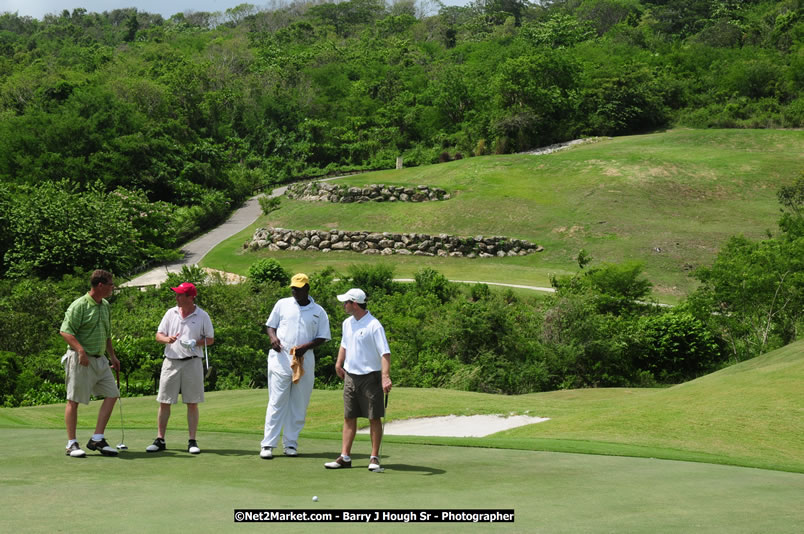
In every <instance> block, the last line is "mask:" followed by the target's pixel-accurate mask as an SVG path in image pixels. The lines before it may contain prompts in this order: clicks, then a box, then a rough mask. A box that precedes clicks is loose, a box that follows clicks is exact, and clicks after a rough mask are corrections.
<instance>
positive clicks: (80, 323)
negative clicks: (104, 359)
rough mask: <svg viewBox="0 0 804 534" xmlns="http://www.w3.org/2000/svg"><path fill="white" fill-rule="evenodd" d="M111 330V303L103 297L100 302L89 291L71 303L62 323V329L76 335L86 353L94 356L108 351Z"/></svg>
mask: <svg viewBox="0 0 804 534" xmlns="http://www.w3.org/2000/svg"><path fill="white" fill-rule="evenodd" d="M111 330H112V329H111V321H110V315H109V303H108V302H107V301H106V299H102V300H101V302H100V304H98V303H97V302H95V299H93V298H92V297H90V296H89V293H87V294H86V295H84V296H83V297H80V298H77V299H75V300H74V301H73V303H72V304H70V307H69V308H67V312H66V313H65V314H64V321H63V322H62V323H61V331H62V332H67V333H68V334H72V335H74V336H75V337H76V339H78V342H79V343H81V346H82V347H84V350H85V351H86V353H87V354H90V355H93V356H97V355H99V354H105V353H106V340H107V339H109V337H110V334H111Z"/></svg>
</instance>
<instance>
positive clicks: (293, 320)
mask: <svg viewBox="0 0 804 534" xmlns="http://www.w3.org/2000/svg"><path fill="white" fill-rule="evenodd" d="M290 292H291V295H292V296H291V297H287V298H284V299H280V300H279V301H277V303H276V304H275V305H274V308H273V310H271V314H270V315H269V316H268V320H267V321H266V322H265V329H266V332H267V333H268V337H270V339H271V350H270V351H269V352H268V407H267V408H266V410H265V433H264V435H263V439H262V442H261V443H260V447H261V449H260V458H262V459H264V460H270V459H271V458H273V457H274V455H273V449H274V448H275V447H277V446H278V445H279V434H280V433H282V443H283V445H284V452H285V456H291V457H292V456H298V455H299V453H298V440H299V433H300V432H301V430H302V428H304V418H305V416H306V415H307V405H308V404H309V403H310V395H311V394H312V392H313V384H314V382H315V353H314V352H313V349H315V348H316V347H318V346H319V345H321V344H322V343H325V342H327V341H329V340H330V339H331V338H332V335H331V334H330V332H329V317H328V316H327V312H325V311H324V308H322V307H321V306H319V305H318V304H316V302H315V301H314V300H313V297H311V296H310V280H309V278H308V277H307V275H306V274H304V273H298V274H295V275H293V278H291V280H290ZM294 369H295V370H296V373H295V376H294ZM299 374H301V376H299Z"/></svg>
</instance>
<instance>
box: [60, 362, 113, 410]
mask: <svg viewBox="0 0 804 534" xmlns="http://www.w3.org/2000/svg"><path fill="white" fill-rule="evenodd" d="M64 356H65V358H64V361H63V365H64V383H65V385H66V386H67V400H69V401H73V402H79V403H81V404H89V398H90V396H92V395H95V396H96V397H104V398H106V397H109V398H117V397H119V396H120V390H119V389H117V384H115V382H114V376H112V368H111V367H109V360H108V359H107V358H106V356H100V357H98V358H93V357H92V356H89V365H88V366H86V367H84V366H83V365H81V364H79V363H78V353H77V352H75V351H74V350H68V351H67V353H66V354H65V355H64Z"/></svg>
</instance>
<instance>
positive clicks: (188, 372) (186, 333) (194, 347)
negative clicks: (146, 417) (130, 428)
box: [145, 282, 215, 454]
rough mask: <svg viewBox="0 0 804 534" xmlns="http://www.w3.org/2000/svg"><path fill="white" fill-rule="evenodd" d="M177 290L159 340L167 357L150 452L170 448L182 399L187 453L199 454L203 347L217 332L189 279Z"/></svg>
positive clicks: (162, 375) (202, 393)
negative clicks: (175, 409)
mask: <svg viewBox="0 0 804 534" xmlns="http://www.w3.org/2000/svg"><path fill="white" fill-rule="evenodd" d="M171 289H172V290H173V291H175V293H176V306H175V307H174V308H170V309H169V310H168V311H167V312H165V315H164V317H162V321H161V322H160V323H159V328H157V331H156V340H157V341H158V342H159V343H162V344H163V345H165V360H164V361H163V362H162V374H161V375H160V377H159V394H158V395H157V396H156V400H157V402H159V415H158V417H157V435H156V439H155V440H154V442H153V443H152V444H151V445H148V447H146V449H145V450H146V451H147V452H159V451H163V450H165V448H166V445H165V432H166V431H167V423H168V419H170V405H171V404H176V403H177V402H179V393H181V400H182V402H184V404H186V405H187V428H188V430H189V433H190V439H189V441H188V442H187V452H189V453H190V454H199V453H200V452H201V449H200V448H199V447H198V442H197V441H196V439H195V438H196V435H195V434H196V430H198V403H200V402H204V364H203V363H202V361H203V359H204V353H203V349H202V347H203V346H204V345H206V346H210V345H212V344H213V343H215V331H214V330H213V328H212V322H211V321H210V319H209V315H208V314H207V312H205V311H204V310H202V309H201V308H200V307H198V306H197V305H196V304H195V297H196V296H197V295H198V291H197V290H196V288H195V286H194V285H193V284H191V283H189V282H184V283H182V284H180V285H179V286H178V287H172V288H171Z"/></svg>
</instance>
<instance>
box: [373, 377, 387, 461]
mask: <svg viewBox="0 0 804 534" xmlns="http://www.w3.org/2000/svg"><path fill="white" fill-rule="evenodd" d="M385 412H386V413H385V414H384V415H383V418H382V434H381V435H380V451H379V453H378V455H379V456H378V457H377V459H378V460H380V467H379V468H377V469H375V470H374V471H372V473H385V468H384V467H383V466H382V442H383V441H385V440H384V439H383V438H385V418H386V417H388V413H387V412H388V393H386V394H385Z"/></svg>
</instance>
